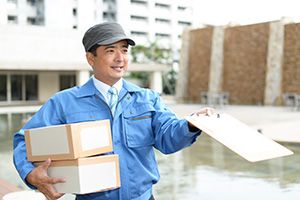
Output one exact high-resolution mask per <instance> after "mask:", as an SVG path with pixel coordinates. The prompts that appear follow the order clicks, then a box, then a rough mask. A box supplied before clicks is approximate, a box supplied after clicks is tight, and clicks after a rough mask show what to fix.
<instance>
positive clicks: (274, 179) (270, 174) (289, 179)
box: [0, 134, 300, 200]
mask: <svg viewBox="0 0 300 200" xmlns="http://www.w3.org/2000/svg"><path fill="white" fill-rule="evenodd" d="M283 145H284V146H286V147H287V148H289V149H291V150H292V151H294V153H295V154H294V155H291V156H287V157H282V158H276V159H272V160H268V161H261V162H256V163H250V162H248V161H246V160H244V159H243V158H241V157H239V156H238V155H236V154H235V153H233V152H232V151H230V150H229V149H227V148H226V147H224V146H223V145H221V144H220V143H218V142H216V141H214V140H213V139H211V138H210V137H209V136H207V135H205V134H202V135H201V136H200V137H199V138H198V140H197V142H196V143H195V144H194V145H193V146H192V147H190V148H187V149H185V150H183V151H181V152H178V153H175V154H172V155H163V154H161V153H159V152H157V160H158V163H159V169H160V173H161V180H160V182H159V183H158V184H156V185H155V187H154V195H155V197H156V199H158V200H169V199H173V200H177V199H178V200H179V199H189V200H196V199H197V200H198V199H201V200H219V199H238V200H239V199H243V200H248V199H249V200H250V199H251V200H253V199H255V200H266V199H272V200H286V199H291V200H293V199H298V198H299V197H300V173H299V172H300V162H299V160H300V156H299V155H300V144H288V143H284V144H283ZM253 148H255V147H253ZM11 149H12V144H11V140H10V139H8V140H3V141H1V142H0V155H1V164H0V169H1V170H0V178H1V179H5V180H7V181H9V182H11V183H13V184H15V185H18V186H20V187H24V188H26V186H25V185H24V184H23V183H22V181H21V179H20V178H19V176H18V174H17V173H16V171H15V169H14V167H13V164H12V151H11ZM63 199H74V197H73V196H72V195H66V196H65V197H64V198H63Z"/></svg>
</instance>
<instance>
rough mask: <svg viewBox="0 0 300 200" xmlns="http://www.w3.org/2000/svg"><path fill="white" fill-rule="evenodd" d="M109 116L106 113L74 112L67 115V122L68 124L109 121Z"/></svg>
mask: <svg viewBox="0 0 300 200" xmlns="http://www.w3.org/2000/svg"><path fill="white" fill-rule="evenodd" d="M107 115H108V114H107V113H106V112H105V111H83V112H73V113H69V114H67V115H66V121H67V123H77V122H86V121H95V120H101V119H107Z"/></svg>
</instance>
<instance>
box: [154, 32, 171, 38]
mask: <svg viewBox="0 0 300 200" xmlns="http://www.w3.org/2000/svg"><path fill="white" fill-rule="evenodd" d="M155 36H156V37H159V38H170V37H171V35H170V34H165V33H155Z"/></svg>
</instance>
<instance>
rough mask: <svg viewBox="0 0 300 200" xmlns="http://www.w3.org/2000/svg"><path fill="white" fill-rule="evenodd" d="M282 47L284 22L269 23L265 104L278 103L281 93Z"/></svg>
mask: <svg viewBox="0 0 300 200" xmlns="http://www.w3.org/2000/svg"><path fill="white" fill-rule="evenodd" d="M283 48H284V22H283V21H278V22H271V23H270V36H269V43H268V58H267V72H266V86H265V99H264V104H265V105H274V104H277V103H279V102H278V101H279V97H280V95H281V78H282V77H281V76H282V70H281V67H282V59H283Z"/></svg>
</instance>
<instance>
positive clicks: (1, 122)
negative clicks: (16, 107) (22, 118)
mask: <svg viewBox="0 0 300 200" xmlns="http://www.w3.org/2000/svg"><path fill="white" fill-rule="evenodd" d="M8 124H9V123H8V115H7V114H0V138H1V139H3V138H7V135H8V134H9V127H8Z"/></svg>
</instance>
